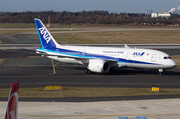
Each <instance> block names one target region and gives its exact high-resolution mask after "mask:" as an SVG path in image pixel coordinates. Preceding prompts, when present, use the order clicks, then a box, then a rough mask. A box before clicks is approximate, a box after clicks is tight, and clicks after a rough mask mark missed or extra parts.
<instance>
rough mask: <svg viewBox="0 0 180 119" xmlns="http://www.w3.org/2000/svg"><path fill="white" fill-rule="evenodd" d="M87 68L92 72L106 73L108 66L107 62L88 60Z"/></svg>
mask: <svg viewBox="0 0 180 119" xmlns="http://www.w3.org/2000/svg"><path fill="white" fill-rule="evenodd" d="M87 68H88V69H89V70H90V71H92V72H96V73H107V72H108V71H109V68H110V65H109V62H107V61H105V60H90V61H89V65H88V67H87Z"/></svg>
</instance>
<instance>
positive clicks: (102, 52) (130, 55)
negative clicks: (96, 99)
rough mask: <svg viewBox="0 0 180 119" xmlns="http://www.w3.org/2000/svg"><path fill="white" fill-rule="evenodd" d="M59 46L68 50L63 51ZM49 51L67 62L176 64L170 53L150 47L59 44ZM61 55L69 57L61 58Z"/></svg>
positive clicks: (144, 65)
mask: <svg viewBox="0 0 180 119" xmlns="http://www.w3.org/2000/svg"><path fill="white" fill-rule="evenodd" d="M58 48H59V49H65V50H68V51H64V52H62V51H61V50H58ZM72 51H75V52H72ZM47 53H48V54H53V55H56V56H48V57H49V58H51V59H54V60H57V61H61V62H65V63H78V64H88V63H89V62H90V61H91V60H106V61H110V62H111V61H112V62H114V63H115V62H116V64H114V63H111V65H112V66H113V65H114V66H117V67H131V68H147V69H169V68H173V67H175V66H176V63H175V62H174V60H173V59H171V58H170V56H169V55H168V54H166V53H164V52H161V51H157V50H150V49H132V48H113V47H88V46H58V47H57V50H56V51H55V52H51V51H48V52H47ZM58 56H59V57H58ZM61 56H67V57H62V58H61ZM73 57H74V58H73Z"/></svg>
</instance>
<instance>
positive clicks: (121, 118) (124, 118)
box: [118, 117, 128, 119]
mask: <svg viewBox="0 0 180 119" xmlns="http://www.w3.org/2000/svg"><path fill="white" fill-rule="evenodd" d="M118 118H119V119H128V117H118Z"/></svg>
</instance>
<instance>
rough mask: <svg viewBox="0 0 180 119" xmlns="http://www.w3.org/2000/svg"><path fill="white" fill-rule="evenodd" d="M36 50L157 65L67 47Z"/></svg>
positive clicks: (119, 61)
mask: <svg viewBox="0 0 180 119" xmlns="http://www.w3.org/2000/svg"><path fill="white" fill-rule="evenodd" d="M38 50H40V51H43V52H51V53H57V54H59V55H66V56H73V57H77V58H87V59H105V60H114V61H117V62H118V63H136V64H152V65H159V64H156V63H149V62H142V61H136V60H126V59H123V58H116V57H110V56H104V55H96V54H92V53H85V52H80V51H74V50H67V49H61V48H53V49H43V48H42V49H38Z"/></svg>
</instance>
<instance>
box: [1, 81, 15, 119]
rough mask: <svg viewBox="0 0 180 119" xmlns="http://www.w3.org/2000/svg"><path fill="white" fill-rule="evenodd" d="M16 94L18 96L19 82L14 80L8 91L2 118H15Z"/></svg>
mask: <svg viewBox="0 0 180 119" xmlns="http://www.w3.org/2000/svg"><path fill="white" fill-rule="evenodd" d="M18 96H19V82H15V83H13V84H12V85H11V90H10V93H9V98H8V104H7V108H6V113H5V117H4V119H17V115H18Z"/></svg>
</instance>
